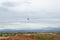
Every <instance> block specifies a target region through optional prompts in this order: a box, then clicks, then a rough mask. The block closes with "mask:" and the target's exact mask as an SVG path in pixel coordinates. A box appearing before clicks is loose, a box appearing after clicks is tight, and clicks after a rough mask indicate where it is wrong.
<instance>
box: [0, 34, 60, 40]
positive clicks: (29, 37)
mask: <svg viewBox="0 0 60 40" xmlns="http://www.w3.org/2000/svg"><path fill="white" fill-rule="evenodd" d="M0 40H60V33H0Z"/></svg>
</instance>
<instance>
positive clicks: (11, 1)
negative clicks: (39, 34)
mask: <svg viewBox="0 0 60 40" xmlns="http://www.w3.org/2000/svg"><path fill="white" fill-rule="evenodd" d="M27 18H30V20H29V23H27V22H28V20H27ZM45 27H60V2H59V0H0V29H28V28H30V29H42V28H45Z"/></svg>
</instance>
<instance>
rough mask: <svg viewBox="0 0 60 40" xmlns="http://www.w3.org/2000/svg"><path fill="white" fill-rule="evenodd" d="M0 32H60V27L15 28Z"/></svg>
mask: <svg viewBox="0 0 60 40" xmlns="http://www.w3.org/2000/svg"><path fill="white" fill-rule="evenodd" d="M0 32H60V27H57V28H52V27H48V28H45V29H36V30H15V29H4V30H0Z"/></svg>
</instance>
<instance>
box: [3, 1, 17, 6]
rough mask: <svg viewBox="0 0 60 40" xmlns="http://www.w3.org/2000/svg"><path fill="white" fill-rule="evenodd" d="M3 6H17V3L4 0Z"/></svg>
mask: <svg viewBox="0 0 60 40" xmlns="http://www.w3.org/2000/svg"><path fill="white" fill-rule="evenodd" d="M2 5H3V6H6V7H13V6H16V3H13V2H4V3H2Z"/></svg>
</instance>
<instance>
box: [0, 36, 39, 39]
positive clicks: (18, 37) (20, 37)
mask: <svg viewBox="0 0 60 40" xmlns="http://www.w3.org/2000/svg"><path fill="white" fill-rule="evenodd" d="M0 40H38V39H37V38H36V36H35V35H16V36H11V37H8V38H4V37H3V38H0Z"/></svg>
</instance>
